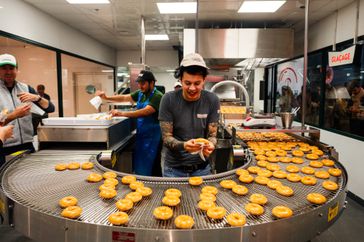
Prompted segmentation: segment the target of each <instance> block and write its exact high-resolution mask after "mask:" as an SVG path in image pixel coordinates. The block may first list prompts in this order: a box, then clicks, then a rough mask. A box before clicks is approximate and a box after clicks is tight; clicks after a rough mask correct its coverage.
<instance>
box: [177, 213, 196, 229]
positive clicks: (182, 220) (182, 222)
mask: <svg viewBox="0 0 364 242" xmlns="http://www.w3.org/2000/svg"><path fill="white" fill-rule="evenodd" d="M174 224H175V225H176V227H177V228H179V229H190V228H192V227H193V225H194V224H195V221H193V218H192V217H191V216H188V215H179V216H177V218H176V219H175V220H174Z"/></svg>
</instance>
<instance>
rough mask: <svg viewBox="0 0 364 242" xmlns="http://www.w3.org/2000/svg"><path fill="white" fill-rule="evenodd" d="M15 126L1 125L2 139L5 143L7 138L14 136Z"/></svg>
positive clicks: (0, 133)
mask: <svg viewBox="0 0 364 242" xmlns="http://www.w3.org/2000/svg"><path fill="white" fill-rule="evenodd" d="M13 128H14V125H7V126H4V127H0V139H1V141H2V142H3V143H4V142H5V140H7V139H9V138H11V137H13Z"/></svg>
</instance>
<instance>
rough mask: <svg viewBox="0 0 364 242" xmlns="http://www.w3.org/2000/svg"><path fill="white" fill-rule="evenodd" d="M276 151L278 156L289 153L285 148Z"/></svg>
mask: <svg viewBox="0 0 364 242" xmlns="http://www.w3.org/2000/svg"><path fill="white" fill-rule="evenodd" d="M275 153H276V155H278V156H286V155H287V152H286V151H284V150H276V151H275Z"/></svg>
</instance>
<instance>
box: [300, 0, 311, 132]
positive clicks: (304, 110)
mask: <svg viewBox="0 0 364 242" xmlns="http://www.w3.org/2000/svg"><path fill="white" fill-rule="evenodd" d="M309 5H310V0H306V2H305V37H304V50H303V52H304V53H303V88H302V118H301V128H302V129H303V128H304V127H305V114H306V83H307V60H308V59H307V51H308V11H309Z"/></svg>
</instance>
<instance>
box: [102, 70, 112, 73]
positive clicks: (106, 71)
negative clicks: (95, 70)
mask: <svg viewBox="0 0 364 242" xmlns="http://www.w3.org/2000/svg"><path fill="white" fill-rule="evenodd" d="M101 72H105V73H108V72H114V70H101Z"/></svg>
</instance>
